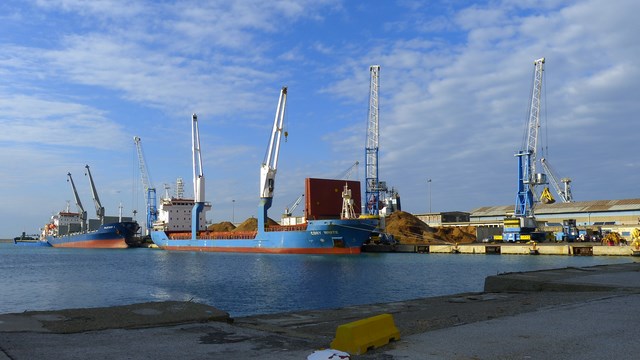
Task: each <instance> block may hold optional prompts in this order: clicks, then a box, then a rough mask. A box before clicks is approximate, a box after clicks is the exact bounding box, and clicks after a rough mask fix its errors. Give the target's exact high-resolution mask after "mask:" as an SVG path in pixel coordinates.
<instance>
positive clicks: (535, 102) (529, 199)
mask: <svg viewBox="0 0 640 360" xmlns="http://www.w3.org/2000/svg"><path fill="white" fill-rule="evenodd" d="M533 65H534V73H533V89H532V91H531V103H530V109H529V116H528V119H527V126H526V131H525V134H524V141H523V145H522V148H521V150H520V151H518V153H517V154H515V156H516V157H517V158H518V193H517V196H516V206H515V210H514V218H507V219H505V221H504V232H503V240H505V241H520V240H526V239H527V238H530V234H531V233H532V232H534V231H535V229H536V220H535V214H534V208H535V201H536V197H535V195H536V186H538V185H542V184H546V183H547V181H546V175H545V174H543V173H537V172H536V160H537V158H536V157H537V150H538V132H539V129H540V103H541V94H542V73H543V71H544V58H541V59H538V60H536V61H534V62H533ZM547 191H548V190H547Z"/></svg>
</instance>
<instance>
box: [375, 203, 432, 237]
mask: <svg viewBox="0 0 640 360" xmlns="http://www.w3.org/2000/svg"><path fill="white" fill-rule="evenodd" d="M385 224H386V225H385V226H386V232H387V234H391V235H393V237H394V238H395V239H396V240H398V241H399V242H401V243H403V244H414V243H424V242H428V241H431V240H434V233H435V229H434V228H432V227H429V225H427V224H425V223H424V222H423V221H421V220H420V219H418V218H417V217H415V216H413V215H411V214H409V213H408V212H404V211H396V212H394V213H392V214H391V215H390V216H388V217H387V218H386V219H385Z"/></svg>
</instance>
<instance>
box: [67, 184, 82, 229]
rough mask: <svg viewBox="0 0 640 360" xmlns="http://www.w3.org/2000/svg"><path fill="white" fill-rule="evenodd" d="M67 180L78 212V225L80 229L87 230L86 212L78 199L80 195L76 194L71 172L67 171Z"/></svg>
mask: <svg viewBox="0 0 640 360" xmlns="http://www.w3.org/2000/svg"><path fill="white" fill-rule="evenodd" d="M67 182H68V183H70V184H71V190H72V191H73V197H74V199H75V201H76V207H77V208H78V212H79V213H80V226H81V229H82V231H83V232H84V231H86V230H87V212H86V211H85V210H84V207H83V206H82V201H80V196H78V190H76V184H75V183H74V182H73V178H72V177H71V173H67Z"/></svg>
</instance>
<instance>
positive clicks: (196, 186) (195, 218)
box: [191, 114, 205, 239]
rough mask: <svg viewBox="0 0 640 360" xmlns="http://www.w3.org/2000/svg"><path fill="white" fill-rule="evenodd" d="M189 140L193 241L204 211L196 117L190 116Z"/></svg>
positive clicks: (198, 133)
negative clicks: (191, 154) (190, 147)
mask: <svg viewBox="0 0 640 360" xmlns="http://www.w3.org/2000/svg"><path fill="white" fill-rule="evenodd" d="M191 140H192V145H193V146H192V152H193V202H194V204H193V210H192V211H191V238H192V239H195V238H196V234H197V233H198V230H199V229H200V213H201V212H202V209H204V205H205V204H204V202H205V196H204V170H203V168H202V153H201V151H200V130H199V129H198V116H197V115H196V114H193V115H192V116H191Z"/></svg>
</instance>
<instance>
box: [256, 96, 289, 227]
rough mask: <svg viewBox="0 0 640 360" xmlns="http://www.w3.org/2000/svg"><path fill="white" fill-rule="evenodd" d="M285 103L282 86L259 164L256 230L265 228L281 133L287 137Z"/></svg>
mask: <svg viewBox="0 0 640 360" xmlns="http://www.w3.org/2000/svg"><path fill="white" fill-rule="evenodd" d="M286 105H287V87H286V86H283V87H282V89H281V90H280V97H279V98H278V106H277V108H276V116H275V119H274V120H273V127H272V129H271V137H270V139H269V145H268V146H267V151H266V153H265V156H264V161H263V162H262V165H261V166H260V205H259V207H260V214H259V216H258V231H263V230H264V229H265V220H266V218H267V211H268V210H269V208H270V207H271V204H272V202H273V190H274V187H275V179H276V171H277V170H278V155H279V154H280V140H281V138H282V134H283V133H284V136H285V138H286V137H287V133H286V132H285V131H284V129H283V125H284V114H285V108H286Z"/></svg>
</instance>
